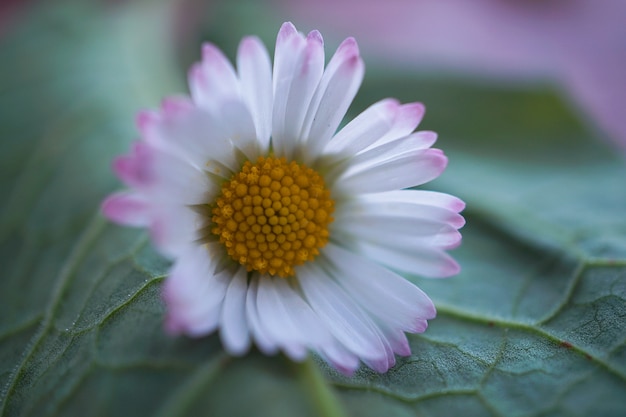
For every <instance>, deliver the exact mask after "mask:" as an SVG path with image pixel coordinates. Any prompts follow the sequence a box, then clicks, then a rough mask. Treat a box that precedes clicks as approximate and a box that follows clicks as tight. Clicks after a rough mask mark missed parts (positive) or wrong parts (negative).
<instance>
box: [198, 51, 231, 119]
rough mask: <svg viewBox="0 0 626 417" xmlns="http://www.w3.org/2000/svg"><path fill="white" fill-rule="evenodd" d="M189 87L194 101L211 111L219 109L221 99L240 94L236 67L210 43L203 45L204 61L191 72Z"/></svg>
mask: <svg viewBox="0 0 626 417" xmlns="http://www.w3.org/2000/svg"><path fill="white" fill-rule="evenodd" d="M189 89H190V91H191V96H192V97H193V100H194V102H195V103H196V104H197V105H199V106H200V107H202V108H204V109H205V110H207V111H209V112H215V111H216V110H217V109H219V107H220V104H221V100H223V99H233V98H236V97H239V96H240V86H239V80H238V78H237V74H236V72H235V69H234V68H233V66H232V64H231V63H230V61H229V60H228V58H226V56H225V55H224V53H223V52H222V51H221V50H220V49H219V48H217V47H216V46H215V45H213V44H210V43H206V44H204V45H203V46H202V61H201V62H200V63H198V64H195V65H194V66H192V68H191V70H190V72H189Z"/></svg>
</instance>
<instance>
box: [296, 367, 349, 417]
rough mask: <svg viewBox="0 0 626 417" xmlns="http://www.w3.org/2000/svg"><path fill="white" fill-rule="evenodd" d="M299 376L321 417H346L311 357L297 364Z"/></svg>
mask: <svg viewBox="0 0 626 417" xmlns="http://www.w3.org/2000/svg"><path fill="white" fill-rule="evenodd" d="M296 366H297V371H298V376H299V378H300V379H301V381H302V383H303V384H304V385H305V387H306V388H307V391H309V392H310V393H311V394H312V396H313V403H314V404H315V406H316V407H317V411H318V413H319V415H320V416H324V417H346V413H345V411H344V409H343V406H342V405H341V403H340V401H339V399H338V398H337V396H336V395H335V393H334V392H333V391H332V389H331V388H330V386H329V385H328V383H327V382H326V380H325V379H324V376H323V375H322V373H321V372H320V370H319V368H318V366H317V365H316V364H315V362H314V361H313V359H312V358H311V356H310V355H309V357H308V358H307V359H306V360H305V361H304V362H302V363H298V364H296Z"/></svg>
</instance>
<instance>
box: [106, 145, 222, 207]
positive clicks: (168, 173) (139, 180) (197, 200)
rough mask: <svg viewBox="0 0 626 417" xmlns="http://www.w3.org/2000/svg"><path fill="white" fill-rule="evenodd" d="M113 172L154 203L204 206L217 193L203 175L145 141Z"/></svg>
mask: <svg viewBox="0 0 626 417" xmlns="http://www.w3.org/2000/svg"><path fill="white" fill-rule="evenodd" d="M113 169H114V170H115V172H116V174H117V175H118V177H120V178H121V179H122V180H123V181H124V182H125V183H126V184H128V185H129V186H131V187H134V188H135V189H137V190H138V192H139V193H140V194H142V195H143V196H145V198H146V200H149V201H151V202H153V203H158V204H161V203H164V204H180V205H185V204H189V205H191V204H202V203H206V202H207V201H209V199H210V198H211V196H212V195H213V194H214V193H215V192H216V187H215V185H214V184H213V183H211V181H210V180H209V179H208V178H207V176H206V174H205V173H204V172H203V171H200V170H198V169H197V168H195V167H194V166H192V165H191V164H189V163H188V162H186V161H184V160H182V159H181V158H179V157H177V156H175V155H174V154H171V153H168V152H166V151H163V150H161V149H157V148H155V147H154V146H153V145H150V144H148V143H147V142H143V141H142V142H135V144H134V146H133V149H132V151H131V153H130V154H129V155H123V156H120V157H118V158H117V159H116V160H115V161H114V163H113Z"/></svg>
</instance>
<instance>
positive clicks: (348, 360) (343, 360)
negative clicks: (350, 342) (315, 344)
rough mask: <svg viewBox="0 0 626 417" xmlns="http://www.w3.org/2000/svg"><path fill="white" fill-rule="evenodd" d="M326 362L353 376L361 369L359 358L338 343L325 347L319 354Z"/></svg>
mask: <svg viewBox="0 0 626 417" xmlns="http://www.w3.org/2000/svg"><path fill="white" fill-rule="evenodd" d="M318 353H319V354H320V355H321V356H322V357H323V358H324V359H325V360H326V361H328V362H330V363H331V364H333V366H334V367H335V368H337V370H339V372H341V373H342V374H344V375H347V376H351V375H352V374H353V373H354V371H355V370H356V369H357V368H358V367H359V358H358V356H356V355H355V354H354V353H351V352H350V351H349V350H348V349H346V348H345V347H344V346H343V345H342V344H340V343H339V342H338V341H336V342H335V343H333V344H332V345H329V346H324V347H323V348H321V350H320V351H319V352H318Z"/></svg>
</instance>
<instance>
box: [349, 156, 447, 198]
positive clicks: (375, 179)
mask: <svg viewBox="0 0 626 417" xmlns="http://www.w3.org/2000/svg"><path fill="white" fill-rule="evenodd" d="M388 156H389V157H387V158H385V157H381V156H380V155H376V154H374V155H372V159H371V160H367V161H364V162H363V163H362V164H361V165H357V166H352V167H351V168H350V169H349V170H348V171H346V173H344V174H343V175H342V177H341V178H340V180H339V181H338V182H337V184H338V186H340V187H341V189H342V190H345V191H346V192H348V190H349V191H350V192H352V193H378V192H383V191H389V190H397V189H402V188H410V187H415V186H418V185H421V184H424V183H427V182H429V181H431V180H433V179H435V178H437V177H438V176H439V175H441V173H442V172H443V171H444V169H445V167H446V165H447V163H448V158H446V156H445V155H444V154H443V152H441V151H440V150H438V149H427V150H421V149H419V150H416V151H409V152H406V153H401V154H399V155H388Z"/></svg>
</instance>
